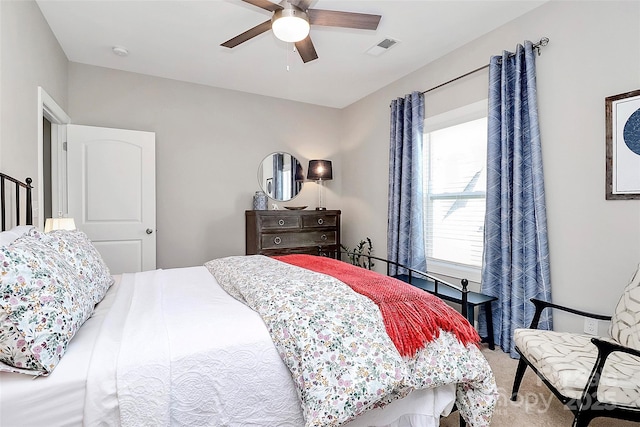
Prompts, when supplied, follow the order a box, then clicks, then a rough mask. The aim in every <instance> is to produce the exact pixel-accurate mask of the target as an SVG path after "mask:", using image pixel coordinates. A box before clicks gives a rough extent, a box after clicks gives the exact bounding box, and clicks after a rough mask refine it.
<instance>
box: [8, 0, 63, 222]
mask: <svg viewBox="0 0 640 427" xmlns="http://www.w3.org/2000/svg"><path fill="white" fill-rule="evenodd" d="M67 65H68V61H67V57H66V55H65V54H64V52H63V51H62V48H61V47H60V45H59V44H58V41H57V40H56V38H55V37H54V35H53V33H52V32H51V29H50V28H49V26H48V25H47V22H46V20H45V19H44V17H43V16H42V13H41V12H40V9H39V8H38V6H37V4H36V3H35V2H34V1H21V0H1V1H0V171H2V172H3V173H6V174H8V175H11V176H14V177H16V178H19V179H22V180H24V179H25V178H26V177H31V178H32V179H33V182H34V183H36V182H38V143H37V142H38V134H37V132H38V86H41V87H43V88H44V89H45V91H46V92H47V93H48V94H49V95H51V96H52V97H53V98H54V99H55V100H56V102H57V103H58V105H60V106H61V107H62V108H66V105H67ZM38 192H39V189H38V188H35V189H34V193H35V194H34V198H33V199H34V202H35V201H36V200H38ZM38 215H39V207H38V206H34V216H35V217H36V218H37V217H38ZM36 218H34V220H35V219H36Z"/></svg>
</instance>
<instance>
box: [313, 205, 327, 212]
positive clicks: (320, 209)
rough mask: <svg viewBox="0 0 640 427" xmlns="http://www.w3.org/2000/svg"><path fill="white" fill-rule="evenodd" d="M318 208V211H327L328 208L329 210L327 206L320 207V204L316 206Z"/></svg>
mask: <svg viewBox="0 0 640 427" xmlns="http://www.w3.org/2000/svg"><path fill="white" fill-rule="evenodd" d="M316 210H317V211H326V210H327V208H321V207H319V206H318V207H317V208H316Z"/></svg>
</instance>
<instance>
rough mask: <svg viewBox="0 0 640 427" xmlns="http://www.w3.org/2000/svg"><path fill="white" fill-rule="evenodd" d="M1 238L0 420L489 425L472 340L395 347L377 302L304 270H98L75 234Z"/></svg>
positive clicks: (264, 266) (441, 337)
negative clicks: (403, 351)
mask: <svg viewBox="0 0 640 427" xmlns="http://www.w3.org/2000/svg"><path fill="white" fill-rule="evenodd" d="M0 238H1V239H2V250H1V252H0V258H2V276H1V277H2V279H1V281H0V305H1V307H0V310H1V311H0V361H2V362H3V363H2V364H0V371H2V372H0V425H2V426H31V425H33V426H40V425H73V426H76V425H87V426H93V425H96V426H97V425H101V426H102V425H106V426H118V425H122V426H141V425H153V426H156V425H204V426H292V427H293V426H321V425H322V426H324V425H327V426H333V425H335V426H338V425H345V426H348V427H360V426H398V427H399V426H436V425H438V422H439V419H440V417H441V416H446V415H447V414H449V412H450V411H451V410H452V408H453V406H454V404H457V406H458V409H459V410H460V413H461V415H462V416H463V417H464V418H465V419H466V420H467V421H468V422H469V423H470V424H471V425H478V426H481V425H489V422H490V419H491V414H492V411H493V408H494V406H495V404H496V399H497V391H496V386H495V381H494V378H493V375H492V373H491V370H490V368H489V366H488V363H487V362H486V360H485V359H484V357H483V356H482V355H481V353H480V351H479V349H478V347H477V346H476V345H475V344H473V343H466V344H464V343H463V342H461V341H460V339H459V337H458V336H456V335H455V333H454V331H449V332H448V331H445V330H439V331H438V332H437V333H436V335H437V336H433V337H431V339H430V340H428V343H426V344H425V345H423V346H422V348H420V349H419V350H417V351H415V352H414V354H412V355H410V356H401V355H400V353H399V350H398V348H399V347H397V345H396V343H395V342H394V341H393V340H392V338H390V336H391V335H388V334H386V333H385V330H386V329H385V328H386V325H385V324H384V321H383V318H382V316H381V315H380V313H381V310H382V309H380V310H378V309H377V308H376V305H374V303H373V302H372V300H371V299H369V298H367V297H364V296H363V295H361V294H358V293H357V292H354V290H353V289H352V288H349V287H347V285H345V284H344V283H343V282H342V281H341V280H338V279H336V278H335V277H333V276H330V275H326V274H324V273H321V272H318V271H312V270H313V267H312V268H311V269H310V268H303V267H301V266H299V265H295V263H291V262H288V261H291V260H279V259H272V258H268V257H263V256H260V255H257V256H242V257H227V258H222V259H218V260H212V261H210V262H209V263H207V264H206V265H204V266H195V267H189V268H175V269H167V270H160V269H159V270H153V271H146V272H142V273H136V274H124V275H121V276H116V277H112V276H111V275H109V273H108V269H107V268H106V265H104V262H103V261H102V259H101V258H100V256H99V254H98V253H97V251H96V250H95V248H93V246H92V245H91V243H90V241H89V240H88V238H87V237H86V235H84V233H82V232H81V231H65V230H60V231H56V232H52V233H47V234H44V233H41V232H39V231H38V230H37V229H35V228H34V227H30V226H28V225H21V226H17V227H13V228H11V229H10V230H8V231H5V232H3V233H2V235H0ZM318 258H320V257H318ZM320 261H322V260H320ZM336 262H339V261H336ZM320 264H321V263H320ZM307 267H309V266H307ZM354 268H356V267H354ZM358 275H359V276H360V274H358ZM43 281H44V282H45V283H44V284H43ZM12 283H13V285H12ZM15 283H19V285H16V284H15ZM43 290H47V292H45V291H43ZM38 292H40V293H39V294H38ZM36 294H37V295H36ZM52 295H53V297H51V296H52ZM332 295H333V298H334V299H330V297H331V296H332ZM327 298H329V299H327ZM312 300H313V301H314V302H318V303H320V304H321V305H320V307H321V309H317V308H316V309H314V310H315V311H313V312H311V311H310V310H311V309H310V308H308V306H307V305H305V304H307V302H308V301H312ZM301 301H302V302H303V304H301ZM305 301H307V302H305ZM56 304H58V305H59V306H55V305H56ZM322 304H324V306H323V305H322ZM341 304H343V306H341ZM54 306H55V307H54ZM34 307H35V308H34ZM52 307H53V308H52ZM56 307H57V308H56ZM60 307H62V308H60ZM292 307H297V309H293V308H292ZM301 307H302V308H301ZM20 310H22V312H20ZM30 310H31V311H30ZM332 310H333V311H332ZM349 310H351V312H349ZM306 311H309V313H306V314H305V312H306ZM71 312H73V313H72V314H70V313H71ZM25 313H27V314H26V315H25ZM52 313H53V314H52ZM60 313H63V314H64V315H63V314H60ZM282 313H284V314H285V315H284V317H283V316H282ZM330 313H331V314H330ZM362 313H364V314H362ZM329 314H330V315H329ZM303 315H308V316H309V317H308V318H307V320H304V321H301V320H300V319H302V317H301V316H303ZM365 315H366V316H369V317H368V318H367V319H368V320H366V322H368V323H366V324H365V327H363V326H362V323H352V322H353V319H352V318H354V319H355V318H359V317H361V316H365ZM20 316H22V317H20ZM287 316H289V317H291V318H292V319H295V321H294V323H295V324H288V323H286V322H287V319H286V317H287ZM452 316H453V315H452V314H451V313H450V312H447V315H446V316H442V317H443V318H445V317H446V318H447V319H449V318H453V317H455V316H453V317H452ZM330 317H335V318H338V320H339V323H337V324H336V323H330V322H331V321H332V320H327V319H328V318H330ZM18 318H21V319H22V320H21V321H17V320H16V319H18ZM25 319H26V320H25ZM463 319H464V318H463ZM334 320H335V319H334ZM327 322H328V323H327ZM465 322H466V320H465ZM49 323H50V324H51V325H49ZM301 325H302V326H301ZM47 326H50V329H51V330H49V331H48V332H47ZM14 327H15V328H16V329H20V328H22V329H23V330H22V331H20V332H16V331H14V330H13V329H12V328H14ZM313 327H315V328H316V329H313ZM335 328H338V329H335ZM341 328H342V329H341ZM344 328H347V330H345V329H344ZM348 328H352V330H348ZM336 331H337V332H336ZM49 332H50V333H49ZM11 333H13V334H14V336H13V338H11V337H9V338H8V337H7V336H8V335H11ZM20 333H21V334H22V335H20ZM314 334H315V335H314ZM323 334H324V335H323ZM292 336H296V337H298V338H299V337H302V340H301V339H296V340H294V339H292V338H291V337H292ZM20 340H22V341H20ZM34 349H35V350H34ZM347 356H349V357H347Z"/></svg>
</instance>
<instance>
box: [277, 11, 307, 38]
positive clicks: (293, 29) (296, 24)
mask: <svg viewBox="0 0 640 427" xmlns="http://www.w3.org/2000/svg"><path fill="white" fill-rule="evenodd" d="M309 29H310V26H309V17H308V16H307V14H306V13H305V12H303V11H302V10H300V9H296V8H291V9H282V10H277V11H276V12H275V13H274V14H273V19H272V22H271V30H273V34H275V36H276V37H277V38H279V39H280V40H282V41H284V42H289V43H295V42H299V41H300V40H304V39H305V38H306V37H307V36H308V35H309Z"/></svg>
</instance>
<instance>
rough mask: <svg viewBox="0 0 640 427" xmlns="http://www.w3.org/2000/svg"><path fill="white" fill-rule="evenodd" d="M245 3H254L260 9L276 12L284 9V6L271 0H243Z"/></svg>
mask: <svg viewBox="0 0 640 427" xmlns="http://www.w3.org/2000/svg"><path fill="white" fill-rule="evenodd" d="M242 1H243V2H245V3H249V4H252V5H254V6H257V7H259V8H260V9H264V10H268V11H270V12H275V11H276V10H280V9H282V6H280V5H279V4H275V3H271V2H270V1H269V0H242Z"/></svg>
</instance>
